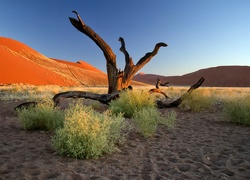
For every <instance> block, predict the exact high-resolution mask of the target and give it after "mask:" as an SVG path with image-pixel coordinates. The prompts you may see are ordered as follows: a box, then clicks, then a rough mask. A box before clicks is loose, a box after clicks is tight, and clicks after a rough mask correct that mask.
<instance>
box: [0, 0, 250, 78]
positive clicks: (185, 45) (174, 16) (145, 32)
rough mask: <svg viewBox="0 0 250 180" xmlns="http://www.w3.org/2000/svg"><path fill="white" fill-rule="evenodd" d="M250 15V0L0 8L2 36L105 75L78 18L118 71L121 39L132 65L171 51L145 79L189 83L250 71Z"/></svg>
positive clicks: (11, 2) (30, 2) (21, 0)
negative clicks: (197, 74)
mask: <svg viewBox="0 0 250 180" xmlns="http://www.w3.org/2000/svg"><path fill="white" fill-rule="evenodd" d="M249 9H250V1H249V0H157V1H155V0H126V1H122V0H105V1H102V0H41V1H40V0H0V36H4V37H9V38H13V39H16V40H18V41H21V42H23V43H25V44H27V45H28V46H30V47H32V48H33V49H35V50H37V51H38V52H40V53H42V54H44V55H45V56H48V57H53V58H57V59H63V60H68V61H72V62H76V61H78V60H84V61H86V62H88V63H90V64H92V65H94V66H96V67H97V68H99V69H101V70H102V71H104V72H106V61H105V58H104V56H103V54H102V51H101V50H100V49H99V48H98V47H97V46H96V45H95V43H94V42H93V41H91V40H90V39H89V38H88V37H87V36H85V35H84V34H82V33H81V32H79V31H77V30H76V29H75V28H74V27H73V26H72V25H71V23H70V21H69V20H68V17H69V16H70V17H75V14H73V13H72V12H71V11H72V10H76V11H78V13H79V14H80V16H81V18H82V20H83V21H84V22H85V23H86V24H87V25H88V26H90V27H91V28H92V29H94V30H95V31H96V33H97V34H99V35H100V36H101V37H102V38H103V39H104V40H105V41H106V42H107V43H108V44H109V45H110V46H111V48H112V49H113V51H114V53H115V54H116V57H117V64H118V68H121V69H123V68H124V55H123V53H121V52H120V51H119V48H120V42H119V41H118V38H119V37H120V36H121V37H123V38H124V39H125V43H126V48H127V50H128V52H129V54H130V56H131V57H132V58H133V60H134V62H137V61H138V60H139V59H140V58H141V57H142V56H144V55H145V53H147V52H150V51H152V50H153V48H154V46H155V44H156V43H158V42H165V43H167V44H168V47H163V48H161V49H160V51H159V53H158V54H157V55H156V56H155V57H154V58H153V59H152V60H151V61H150V62H149V63H148V64H146V65H145V66H144V67H143V68H142V69H141V70H140V72H144V73H147V74H159V75H166V76H170V75H183V74H186V73H190V72H193V71H196V70H199V69H203V68H208V67H213V66H222V65H246V66H250V21H249V20H250V10H249Z"/></svg>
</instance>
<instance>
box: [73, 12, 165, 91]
mask: <svg viewBox="0 0 250 180" xmlns="http://www.w3.org/2000/svg"><path fill="white" fill-rule="evenodd" d="M72 12H73V13H75V14H76V16H77V19H75V18H71V17H69V20H70V22H71V24H72V25H73V26H74V27H75V28H76V29H77V30H79V31H80V32H82V33H83V34H85V35H86V36H88V37H89V38H90V39H91V40H93V41H94V42H95V43H96V45H97V46H98V47H99V48H100V49H101V50H102V52H103V54H104V57H105V59H106V68H107V74H108V83H109V87H108V93H112V92H115V91H119V90H121V89H123V88H127V87H128V86H129V85H130V84H131V81H132V78H133V76H134V75H135V74H136V73H137V72H138V71H139V70H140V69H141V68H142V67H143V66H144V65H145V64H147V63H148V62H149V61H150V60H151V59H152V58H153V57H154V56H155V55H156V54H157V53H158V50H159V49H160V47H166V46H167V44H165V43H163V42H160V43H157V44H156V45H155V47H154V49H153V51H152V52H148V53H146V54H145V55H144V56H143V57H142V58H141V59H140V60H139V61H138V62H137V63H136V64H134V62H133V60H132V58H131V57H130V55H129V53H128V52H127V50H126V47H125V41H124V39H123V38H122V37H120V38H119V41H120V42H121V48H120V51H121V52H122V53H123V54H124V56H125V62H126V65H125V68H124V70H123V71H122V72H123V73H120V74H119V72H118V68H117V65H116V55H115V54H114V53H113V51H112V49H111V48H110V46H109V45H108V44H107V43H106V42H105V41H104V40H103V39H102V38H101V37H100V36H99V35H98V34H97V33H96V32H95V31H94V30H92V29H91V28H90V27H89V26H87V25H86V24H85V23H84V22H83V21H82V19H81V17H80V15H79V14H78V13H77V12H76V11H72ZM118 74H119V78H117V77H118Z"/></svg>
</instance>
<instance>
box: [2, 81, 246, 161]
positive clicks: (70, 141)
mask: <svg viewBox="0 0 250 180" xmlns="http://www.w3.org/2000/svg"><path fill="white" fill-rule="evenodd" d="M72 88H73V89H74V90H79V89H80V90H82V89H84V88H82V87H71V89H72ZM150 88H151V87H147V88H143V89H142V88H140V87H138V88H135V89H134V90H133V91H124V92H122V93H121V94H120V97H119V98H118V99H116V100H113V101H111V103H110V104H109V106H108V107H107V110H106V111H103V112H98V106H99V105H98V102H96V103H93V104H91V105H89V106H87V105H84V103H83V101H79V100H77V101H74V100H73V101H72V103H71V104H70V105H69V107H68V108H66V109H60V108H58V107H54V104H53V101H51V100H50V99H51V97H53V95H54V94H56V93H58V92H63V91H65V90H68V89H66V88H65V87H59V86H58V87H57V86H53V88H52V87H51V86H42V87H40V86H17V85H15V86H2V87H1V89H0V98H1V100H20V99H36V100H37V99H38V100H40V101H41V102H40V103H38V105H37V106H34V107H29V108H23V109H19V110H17V115H18V117H19V120H20V121H19V122H20V124H21V125H22V127H23V128H24V129H25V130H50V131H53V132H54V133H53V134H54V135H53V137H52V145H53V147H54V149H55V150H56V151H57V153H58V154H60V155H64V156H70V157H74V158H80V159H88V158H96V157H99V156H102V155H104V154H106V153H111V152H113V151H116V150H117V149H118V146H119V145H121V144H122V143H124V142H125V141H126V137H127V135H128V134H129V132H130V131H135V132H138V133H139V134H141V135H142V136H143V137H145V138H148V137H152V136H154V134H155V132H156V131H157V128H158V126H159V125H165V126H167V127H168V128H173V127H174V124H175V120H176V116H177V114H176V112H175V110H174V109H168V110H165V112H164V113H163V112H162V111H159V110H158V109H157V106H156V101H157V99H158V100H159V99H160V100H164V98H165V97H164V96H163V95H161V94H149V93H148V90H149V89H150ZM71 89H70V90H71ZM187 89H188V87H170V88H163V89H162V91H164V93H166V94H168V96H170V97H171V98H172V99H175V98H178V97H179V96H180V95H181V94H183V92H185V91H186V90H187ZM106 90H107V88H92V89H91V88H88V91H93V92H95V93H100V94H101V93H103V92H105V91H106ZM249 92H250V89H248V88H206V87H203V88H200V89H198V90H196V91H195V92H193V93H192V94H190V95H189V96H188V97H186V98H185V100H184V101H183V103H182V104H181V107H180V108H182V109H183V110H184V111H193V112H194V113H196V112H205V111H212V110H214V109H216V110H220V111H221V114H222V115H223V117H224V118H223V119H224V120H227V121H228V120H229V121H230V122H232V123H236V124H242V125H250V113H249V109H250V96H249ZM166 100H167V99H166ZM215 106H216V107H215Z"/></svg>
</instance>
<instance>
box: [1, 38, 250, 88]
mask: <svg viewBox="0 0 250 180" xmlns="http://www.w3.org/2000/svg"><path fill="white" fill-rule="evenodd" d="M0 54H1V56H0V74H1V75H0V84H16V83H23V84H32V85H61V86H78V85H85V86H107V85H108V80H107V74H106V73H104V72H102V71H101V70H99V69H97V68H96V67H94V66H92V65H90V64H88V63H87V62H85V61H83V60H79V61H78V62H76V63H74V62H68V61H66V60H59V59H55V58H48V57H46V56H44V55H43V54H41V53H39V52H37V51H35V50H34V49H32V48H30V47H29V46H27V45H25V44H23V43H21V42H19V41H16V40H13V39H10V38H5V37H0ZM201 77H204V78H205V79H206V80H205V82H204V84H203V86H213V87H250V78H249V77H250V67H249V66H219V67H212V68H207V69H201V70H198V71H196V72H193V73H189V74H185V75H183V76H160V75H156V74H144V73H142V72H141V73H138V74H137V75H136V76H135V77H134V78H133V80H134V81H133V83H132V85H141V86H143V85H145V84H144V83H146V84H152V85H154V84H155V83H156V81H157V79H158V78H160V80H161V81H162V82H167V81H169V82H170V85H179V86H186V85H188V86H189V85H191V84H193V83H195V82H196V81H198V79H199V78H201ZM136 81H139V82H136Z"/></svg>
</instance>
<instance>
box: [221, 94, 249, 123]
mask: <svg viewBox="0 0 250 180" xmlns="http://www.w3.org/2000/svg"><path fill="white" fill-rule="evenodd" d="M223 114H224V116H225V117H226V118H229V120H230V122H233V123H236V124H243V125H248V126H249V125H250V96H246V97H238V98H237V97H235V98H232V99H228V100H225V103H224V107H223Z"/></svg>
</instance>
